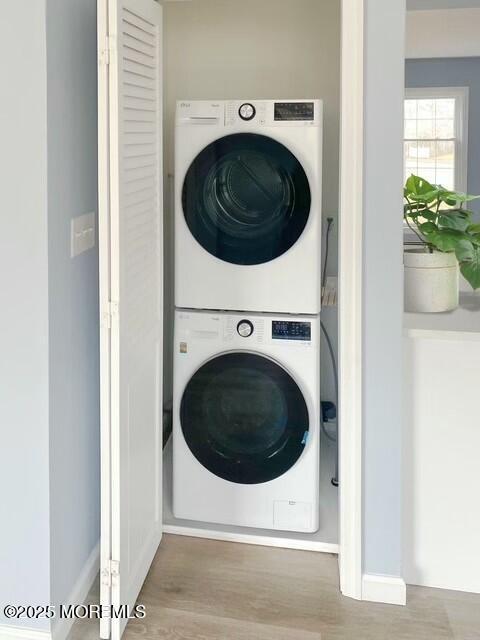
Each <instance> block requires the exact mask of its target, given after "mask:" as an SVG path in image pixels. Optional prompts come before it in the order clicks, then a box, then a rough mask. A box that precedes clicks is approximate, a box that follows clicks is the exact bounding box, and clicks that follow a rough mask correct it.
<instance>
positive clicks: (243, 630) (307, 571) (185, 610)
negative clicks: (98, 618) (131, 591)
mask: <svg viewBox="0 0 480 640" xmlns="http://www.w3.org/2000/svg"><path fill="white" fill-rule="evenodd" d="M97 588H98V587H97ZM407 597H408V604H407V606H406V607H397V606H391V605H381V604H373V603H366V602H356V601H353V600H350V599H348V598H343V597H342V596H341V595H340V593H339V591H338V564H337V558H336V557H335V556H331V555H327V554H322V553H313V552H306V551H293V550H288V549H274V548H269V547H256V546H251V545H243V544H234V543H228V542H218V541H213V540H202V539H196V538H186V537H182V536H168V535H166V536H164V538H163V540H162V544H161V545H160V549H159V551H158V553H157V556H156V558H155V561H154V563H153V566H152V569H151V571H150V573H149V575H148V577H147V580H146V582H145V585H144V587H143V589H142V592H141V594H140V597H139V600H138V602H139V603H141V604H144V605H145V607H146V618H145V619H144V620H135V621H131V622H130V623H129V625H128V627H127V630H126V632H125V635H124V638H125V640H140V639H143V640H300V639H301V640H387V639H388V640H480V596H478V595H474V594H466V593H459V592H452V591H444V590H437V589H425V588H421V587H409V588H408V592H407ZM91 598H92V600H93V601H95V600H96V599H97V598H98V595H97V592H96V591H94V592H93V593H92V594H91ZM96 637H98V627H97V624H96V623H93V622H91V621H87V622H84V621H82V622H78V623H76V625H75V626H74V628H73V630H72V633H71V634H70V638H69V640H93V638H96Z"/></svg>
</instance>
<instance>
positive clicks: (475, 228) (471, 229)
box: [467, 224, 480, 234]
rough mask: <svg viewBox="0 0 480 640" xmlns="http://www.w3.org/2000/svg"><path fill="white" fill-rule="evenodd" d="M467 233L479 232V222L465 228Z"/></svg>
mask: <svg viewBox="0 0 480 640" xmlns="http://www.w3.org/2000/svg"><path fill="white" fill-rule="evenodd" d="M467 231H468V233H474V234H475V233H480V224H471V225H470V226H469V227H468V228H467Z"/></svg>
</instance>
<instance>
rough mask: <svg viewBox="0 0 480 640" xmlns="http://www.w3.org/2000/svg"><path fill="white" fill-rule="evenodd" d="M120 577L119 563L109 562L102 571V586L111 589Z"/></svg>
mask: <svg viewBox="0 0 480 640" xmlns="http://www.w3.org/2000/svg"><path fill="white" fill-rule="evenodd" d="M119 577H120V563H119V562H118V560H109V561H108V563H107V566H106V567H104V568H103V569H102V572H101V579H102V584H103V585H104V586H106V587H111V586H112V585H113V584H114V583H115V582H116V581H117V580H118V578H119Z"/></svg>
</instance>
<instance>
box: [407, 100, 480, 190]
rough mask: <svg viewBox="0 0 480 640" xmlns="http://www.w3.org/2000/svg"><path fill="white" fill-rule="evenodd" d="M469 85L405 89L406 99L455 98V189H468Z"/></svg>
mask: <svg viewBox="0 0 480 640" xmlns="http://www.w3.org/2000/svg"><path fill="white" fill-rule="evenodd" d="M468 93H469V91H468V87H415V88H409V89H406V90H405V100H422V99H425V100H428V99H437V100H438V99H442V98H454V99H455V100H456V105H455V191H464V192H466V191H467V182H468Z"/></svg>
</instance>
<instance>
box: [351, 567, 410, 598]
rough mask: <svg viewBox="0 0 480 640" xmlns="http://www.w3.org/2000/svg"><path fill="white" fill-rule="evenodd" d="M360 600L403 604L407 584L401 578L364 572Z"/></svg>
mask: <svg viewBox="0 0 480 640" xmlns="http://www.w3.org/2000/svg"><path fill="white" fill-rule="evenodd" d="M362 600H368V601H369V602H383V603H384V604H399V605H405V604H406V603H407V586H406V584H405V581H404V580H403V579H402V578H398V577H394V576H381V575H374V574H368V573H364V574H363V577H362Z"/></svg>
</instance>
